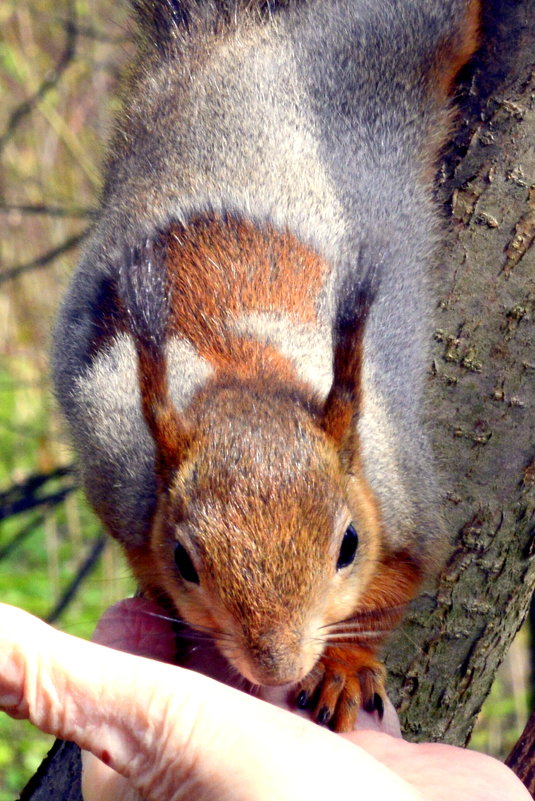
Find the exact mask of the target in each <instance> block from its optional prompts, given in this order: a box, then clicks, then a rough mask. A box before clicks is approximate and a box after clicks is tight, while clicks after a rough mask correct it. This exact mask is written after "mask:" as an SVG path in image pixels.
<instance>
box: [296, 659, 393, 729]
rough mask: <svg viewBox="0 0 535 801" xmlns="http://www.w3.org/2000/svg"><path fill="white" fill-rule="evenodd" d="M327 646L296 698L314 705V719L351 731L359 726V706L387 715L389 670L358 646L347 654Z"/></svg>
mask: <svg viewBox="0 0 535 801" xmlns="http://www.w3.org/2000/svg"><path fill="white" fill-rule="evenodd" d="M333 650H334V649H327V651H326V652H325V654H324V655H323V657H322V659H321V660H320V661H319V662H318V664H317V665H316V666H315V667H314V668H313V670H312V671H311V672H310V673H309V674H308V676H306V677H305V679H303V681H302V682H301V683H300V685H299V690H298V693H297V697H296V703H297V706H298V707H299V708H300V709H305V708H308V707H310V706H312V705H313V708H314V709H313V713H312V714H313V718H314V720H315V721H316V722H317V723H319V724H320V725H321V726H325V725H328V726H329V728H331V729H332V730H333V731H337V732H347V731H352V730H353V729H354V727H355V722H356V719H357V715H358V711H359V707H361V706H362V708H363V709H365V710H366V711H367V712H370V713H373V712H377V714H378V716H379V719H382V717H383V714H384V699H385V697H386V694H385V689H384V679H385V669H384V667H383V665H382V664H381V662H379V661H378V660H377V659H376V658H375V657H374V656H373V655H372V654H370V653H369V652H368V651H365V650H364V649H357V650H356V652H355V653H353V654H351V655H349V654H348V652H347V650H345V649H344V654H343V657H342V656H341V655H340V656H338V655H337V654H335V653H334V654H333V653H332V651H333Z"/></svg>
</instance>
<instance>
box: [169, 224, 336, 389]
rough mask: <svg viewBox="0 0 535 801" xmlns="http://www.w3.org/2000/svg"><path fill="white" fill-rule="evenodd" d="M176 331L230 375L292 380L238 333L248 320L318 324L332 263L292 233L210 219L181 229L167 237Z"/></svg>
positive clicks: (276, 358)
mask: <svg viewBox="0 0 535 801" xmlns="http://www.w3.org/2000/svg"><path fill="white" fill-rule="evenodd" d="M167 269H168V279H169V283H170V287H171V297H172V299H173V300H172V309H171V319H170V330H171V331H173V332H174V333H176V334H178V335H180V336H183V337H185V338H186V339H189V340H190V342H192V344H193V345H194V347H195V348H196V350H197V352H198V353H199V354H200V355H201V356H204V357H205V358H206V359H208V360H209V361H210V362H211V363H212V365H213V366H214V367H215V368H216V369H217V370H221V371H223V372H227V371H229V369H230V371H231V372H232V373H233V374H234V375H235V376H236V377H237V378H240V379H243V378H247V377H250V376H252V375H259V374H266V373H267V374H269V373H272V372H276V373H280V374H281V375H282V376H285V377H287V378H289V377H290V375H292V374H293V370H292V368H291V366H290V364H289V363H288V362H287V361H286V360H285V359H284V358H283V357H281V355H280V354H279V353H278V352H277V351H276V350H275V349H274V348H271V347H269V346H266V345H262V344H261V343H258V342H256V341H254V340H251V339H246V338H245V337H244V336H242V335H241V334H240V333H239V332H238V331H236V330H235V327H234V326H235V323H236V322H238V321H239V320H240V318H241V317H243V316H244V315H247V314H251V313H255V312H259V313H273V314H279V315H280V314H283V315H288V316H290V317H291V318H292V319H293V320H295V321H296V322H300V323H314V322H315V321H316V319H317V315H316V304H317V300H318V295H319V293H320V291H321V287H322V284H323V280H324V277H325V276H326V274H327V264H326V263H325V262H324V261H323V260H322V259H321V258H320V257H319V256H318V255H317V254H316V253H314V251H313V250H312V249H311V248H309V247H307V246H305V245H303V244H302V243H301V242H300V241H299V240H298V239H296V238H295V237H294V236H292V235H291V234H290V233H289V232H288V231H285V232H280V231H277V230H275V229H274V228H272V227H271V226H269V225H265V226H263V227H260V226H257V225H254V224H253V223H251V222H250V221H248V220H244V219H238V218H236V217H232V216H229V215H225V216H218V215H211V216H205V217H199V218H196V219H194V220H192V221H191V222H190V223H189V224H188V225H187V226H182V225H178V224H176V225H174V226H172V228H171V229H170V232H169V238H168V259H167Z"/></svg>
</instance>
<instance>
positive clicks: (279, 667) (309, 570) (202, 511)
mask: <svg viewBox="0 0 535 801" xmlns="http://www.w3.org/2000/svg"><path fill="white" fill-rule="evenodd" d="M262 389H264V391H262ZM324 422H325V418H324V416H322V413H321V412H320V410H315V413H313V412H312V410H311V409H310V408H307V404H306V403H303V402H300V399H298V398H296V397H295V396H293V397H292V396H289V395H287V394H284V393H283V392H276V391H275V392H269V391H268V390H267V388H262V387H261V386H256V387H254V386H253V387H244V386H241V385H238V386H236V385H234V386H233V385H232V384H228V383H222V384H220V385H219V386H213V387H211V388H210V389H209V390H208V389H207V391H206V393H205V397H204V398H203V399H202V401H201V403H199V404H198V405H197V407H196V414H195V419H194V420H193V421H192V424H191V439H190V440H189V444H188V446H187V449H186V453H185V454H184V456H183V459H182V460H181V461H180V464H179V465H178V466H177V468H176V470H174V471H172V472H170V473H169V474H168V481H167V483H166V486H165V487H162V490H161V491H160V493H159V500H158V509H157V513H156V516H155V521H154V526H153V532H152V540H151V550H152V554H153V558H154V567H155V568H156V571H157V574H158V576H159V582H158V583H159V585H160V586H161V588H162V589H163V590H164V591H165V593H166V595H167V596H168V597H169V598H171V600H172V601H173V604H174V606H175V607H176V608H177V610H178V612H179V614H180V616H181V617H182V618H183V619H184V620H185V621H186V622H188V623H189V624H190V625H192V626H193V627H195V626H198V627H199V628H200V629H201V630H208V631H210V632H213V635H214V639H215V641H216V643H217V645H218V646H219V648H220V650H221V651H222V653H223V654H224V656H225V657H226V658H227V660H228V661H229V663H230V664H231V665H233V666H234V667H235V668H236V669H237V670H238V672H239V673H240V674H241V675H243V676H244V677H245V678H247V679H249V680H250V681H251V682H253V683H256V684H286V683H290V682H295V681H298V680H299V679H301V678H303V677H304V676H305V675H306V674H307V673H308V672H309V671H310V670H311V668H312V667H313V665H314V664H315V662H316V661H317V659H318V657H319V656H320V655H321V652H322V650H323V647H324V643H323V640H322V632H321V629H322V627H323V626H325V625H327V624H329V623H335V622H337V621H339V620H343V619H344V618H346V617H348V616H350V615H351V614H352V613H353V612H354V611H355V607H356V604H357V602H358V599H359V597H360V595H361V594H362V592H363V591H364V590H365V588H366V586H367V583H368V580H369V577H370V574H371V572H372V570H373V565H374V564H375V562H376V560H377V558H378V549H379V541H380V537H379V531H378V530H379V520H378V514H377V509H376V506H375V503H374V501H373V498H372V496H371V492H370V490H369V488H368V487H367V484H366V482H365V480H364V479H363V477H362V475H361V474H360V471H359V470H355V467H356V465H355V463H353V464H352V469H351V470H350V471H347V470H346V469H345V467H344V460H343V459H342V458H341V455H340V451H339V445H338V443H337V442H336V441H335V440H334V439H333V437H332V436H331V435H330V434H329V433H328V432H327V431H326V430H325V429H324V427H323V424H324Z"/></svg>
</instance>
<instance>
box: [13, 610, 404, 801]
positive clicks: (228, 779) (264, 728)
mask: <svg viewBox="0 0 535 801" xmlns="http://www.w3.org/2000/svg"><path fill="white" fill-rule="evenodd" d="M21 643H25V646H24V647H22V646H21ZM0 704H1V705H2V706H3V707H4V709H7V710H8V711H9V712H10V713H11V714H13V715H15V716H18V717H21V716H24V717H28V718H29V719H30V720H32V721H33V722H34V723H35V724H36V725H37V726H39V728H41V729H43V730H44V731H48V732H50V733H52V734H55V735H56V736H60V737H63V738H65V739H69V740H73V741H75V742H77V743H78V744H79V745H80V746H81V747H82V748H84V749H86V750H89V751H91V752H92V753H93V754H94V755H95V756H97V757H98V758H99V759H100V760H101V761H103V762H104V763H105V764H107V765H109V766H110V767H111V768H113V769H114V770H115V771H117V772H119V773H120V774H121V775H123V776H125V777H127V778H129V779H130V780H131V782H132V785H133V786H134V787H135V788H136V789H137V790H138V791H139V792H140V793H141V794H142V795H143V796H144V797H145V798H148V799H151V801H152V800H153V799H154V801H159V800H160V799H162V801H163V799H165V801H178V799H186V798H187V799H189V800H190V801H193V800H194V799H200V798H202V799H205V801H212V799H213V800H214V801H215V799H218V801H227V799H228V801H230V799H232V801H245V799H247V800H248V801H250V800H251V799H255V801H272V799H273V798H277V799H278V801H299V799H307V801H316V799H317V801H320V799H321V801H324V799H325V797H336V796H337V795H338V794H339V795H340V797H345V796H347V790H348V788H352V787H355V797H357V795H356V792H357V790H358V797H365V796H366V793H368V794H369V795H371V796H373V797H384V798H389V797H391V796H392V797H395V798H396V799H398V801H415V799H417V798H419V797H420V796H419V795H418V794H416V793H415V792H414V791H413V790H412V789H411V788H410V786H409V785H408V784H407V783H406V782H404V781H401V780H400V779H399V778H398V777H397V776H395V775H394V774H392V773H391V772H390V771H389V770H387V769H386V768H384V766H382V765H380V764H379V763H377V762H376V761H375V760H374V759H373V758H372V757H369V756H368V755H367V754H366V753H365V752H363V751H362V750H361V749H360V748H355V747H354V746H352V745H351V744H350V743H347V742H346V741H344V740H342V739H341V738H338V737H336V736H335V735H333V734H331V733H330V732H327V731H325V730H322V729H320V728H319V727H317V726H314V725H313V724H311V723H308V722H307V721H303V720H301V719H300V718H297V717H295V716H289V715H287V714H286V713H284V712H283V711H282V710H279V709H276V708H275V707H272V706H270V705H267V704H264V703H262V702H261V701H258V700H257V699H255V698H251V697H250V696H246V695H244V694H242V693H238V692H236V691H235V690H232V689H230V688H228V687H225V686H224V685H221V684H218V683H216V682H214V681H211V680H210V679H207V678H206V677H204V676H201V675H198V674H196V673H194V672H192V671H185V670H182V669H180V668H176V667H174V666H171V665H166V664H163V663H159V662H154V661H150V660H147V659H143V658H140V657H132V656H130V655H129V654H125V653H120V652H116V651H111V650H110V649H107V648H104V647H103V646H100V645H95V644H94V643H87V642H84V641H80V640H76V639H75V638H73V637H70V636H68V635H66V634H63V633H60V632H58V631H55V630H54V629H51V628H50V627H49V626H46V625H45V624H43V623H42V622H40V621H38V620H37V619H35V618H32V617H31V616H30V615H27V614H26V613H23V612H21V611H20V610H16V609H13V608H12V607H7V606H5V605H0ZM300 765H307V766H315V767H314V769H313V770H310V769H309V768H308V767H307V768H306V770H301V769H300ZM356 776H358V777H359V780H358V781H359V784H358V788H357V787H356V779H355V777H356Z"/></svg>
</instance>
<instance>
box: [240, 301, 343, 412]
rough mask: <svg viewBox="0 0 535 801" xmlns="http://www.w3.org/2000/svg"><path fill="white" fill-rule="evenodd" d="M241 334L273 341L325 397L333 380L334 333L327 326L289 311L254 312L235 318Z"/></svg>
mask: <svg viewBox="0 0 535 801" xmlns="http://www.w3.org/2000/svg"><path fill="white" fill-rule="evenodd" d="M235 328H236V330H237V331H238V332H239V333H240V334H245V335H247V336H251V337H254V338H255V339H257V340H258V341H259V342H265V343H266V345H271V346H272V347H274V348H276V349H277V350H278V351H280V353H281V354H282V355H283V356H285V357H286V358H287V359H289V360H290V361H291V362H292V364H293V365H294V367H295V369H296V372H297V374H298V376H299V377H300V378H301V379H302V380H303V381H305V382H306V383H307V384H309V385H310V386H311V387H312V388H313V389H314V391H315V392H316V393H317V394H318V395H319V397H320V398H322V399H323V398H325V397H326V396H327V394H328V392H329V390H330V388H331V384H332V380H333V364H332V361H333V357H332V333H331V330H330V328H329V327H327V326H318V325H311V324H309V323H297V322H296V321H295V320H292V319H291V317H289V316H288V315H283V314H276V313H270V312H251V313H250V314H246V315H244V316H243V317H241V318H240V319H239V320H237V321H236V324H235Z"/></svg>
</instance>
